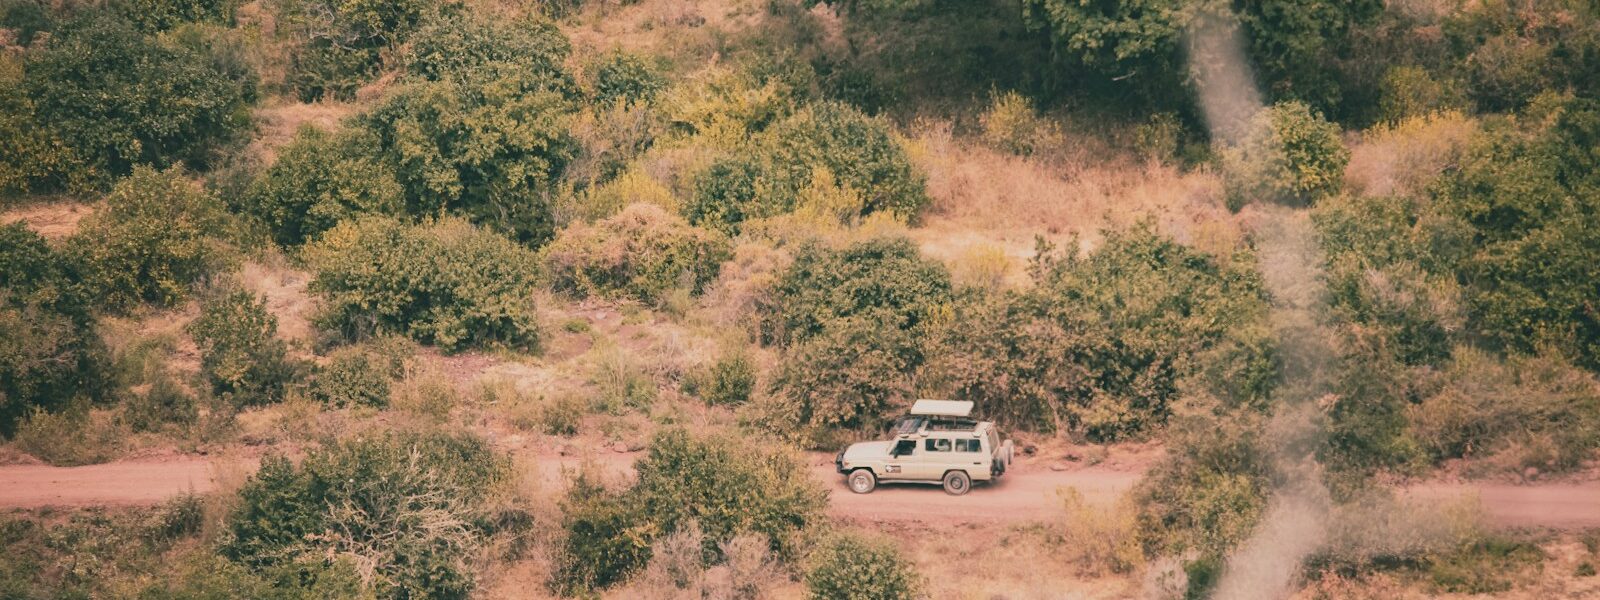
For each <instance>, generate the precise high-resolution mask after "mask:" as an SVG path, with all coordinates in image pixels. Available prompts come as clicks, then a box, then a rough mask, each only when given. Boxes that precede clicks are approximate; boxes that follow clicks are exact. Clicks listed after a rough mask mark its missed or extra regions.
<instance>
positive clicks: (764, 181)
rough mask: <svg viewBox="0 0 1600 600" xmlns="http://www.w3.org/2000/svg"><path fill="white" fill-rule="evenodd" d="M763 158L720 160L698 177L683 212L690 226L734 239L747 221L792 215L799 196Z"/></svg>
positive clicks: (741, 157) (749, 157) (743, 157)
mask: <svg viewBox="0 0 1600 600" xmlns="http://www.w3.org/2000/svg"><path fill="white" fill-rule="evenodd" d="M776 175H777V174H776V173H775V172H774V170H773V169H772V168H771V167H770V166H769V165H768V164H767V162H766V161H765V160H763V159H761V158H759V157H751V156H729V157H725V158H721V159H718V160H717V161H715V162H713V163H711V166H709V167H706V169H705V170H704V171H701V172H700V173H698V174H696V175H695V178H694V189H693V191H692V192H691V193H690V196H689V200H688V201H686V202H684V203H683V206H682V207H681V208H680V212H682V213H683V216H684V218H686V219H688V220H689V222H690V223H692V224H694V225H697V226H700V227H705V228H708V229H715V230H718V231H721V232H723V233H726V234H729V235H734V234H737V233H738V232H739V225H740V224H741V223H743V222H745V221H746V220H749V219H756V218H761V217H770V216H773V215H777V214H781V213H784V212H788V211H789V210H791V209H793V208H794V202H795V196H794V193H793V191H792V190H789V189H788V188H787V187H785V186H784V185H783V184H782V183H781V182H780V181H779V180H778V178H777V176H776Z"/></svg>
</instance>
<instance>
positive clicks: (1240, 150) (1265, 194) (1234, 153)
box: [1222, 102, 1350, 210]
mask: <svg viewBox="0 0 1600 600" xmlns="http://www.w3.org/2000/svg"><path fill="white" fill-rule="evenodd" d="M1349 161H1350V151H1349V150H1347V149H1345V147H1344V143H1343V142H1341V141H1340V140H1339V127H1338V126H1337V125H1334V124H1332V123H1329V122H1327V121H1325V120H1323V118H1322V116H1321V115H1317V114H1313V113H1312V112H1311V109H1310V108H1309V107H1307V106H1306V105H1305V104H1301V103H1299V102H1287V103H1279V104H1276V105H1273V106H1272V107H1271V108H1268V109H1265V110H1263V111H1261V112H1260V113H1258V114H1257V115H1256V116H1255V118H1254V119H1253V120H1252V121H1251V122H1250V124H1249V129H1248V132H1247V133H1246V135H1245V138H1244V140H1243V141H1241V142H1240V143H1239V145H1238V146H1235V147H1225V148H1223V149H1222V168H1223V174H1224V175H1225V176H1226V178H1227V193H1228V207H1229V208H1230V209H1233V210H1238V209H1240V208H1243V207H1244V205H1245V204H1248V203H1250V202H1252V201H1268V202H1282V203H1286V204H1290V205H1297V206H1309V205H1311V204H1314V203H1316V201H1317V200H1319V199H1322V198H1325V197H1327V196H1330V195H1333V194H1335V193H1338V191H1339V190H1340V188H1341V187H1343V185H1344V167H1345V164H1346V163H1348V162H1349Z"/></svg>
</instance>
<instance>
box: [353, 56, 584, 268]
mask: <svg viewBox="0 0 1600 600" xmlns="http://www.w3.org/2000/svg"><path fill="white" fill-rule="evenodd" d="M567 114H568V113H567V102H566V100H564V99H563V98H562V97H561V96H560V95H559V94H556V93H553V92H540V91H529V90H527V89H525V88H524V86H523V85H522V84H521V83H520V80H519V79H517V78H515V77H511V78H505V79H497V80H494V81H489V82H481V83H474V84H471V85H467V84H456V83H450V82H443V81H441V82H427V83H417V84H412V85H409V86H406V87H404V88H402V89H400V90H397V91H395V92H394V93H392V94H390V95H389V96H388V97H387V98H386V99H385V100H384V102H383V103H382V104H380V105H378V107H376V108H374V109H373V110H372V111H371V112H369V113H367V114H366V115H364V116H362V117H361V118H360V119H359V120H358V122H357V126H358V127H362V128H364V129H366V130H367V131H369V132H371V134H372V135H373V136H374V139H375V140H376V144H375V146H376V148H375V152H376V156H377V158H378V159H379V160H380V161H383V162H384V163H385V164H387V165H389V166H390V167H391V168H392V169H393V170H394V172H395V176H396V177H397V178H398V181H399V182H400V186H401V188H402V189H403V190H404V191H405V202H406V208H407V209H408V210H409V211H411V212H412V213H413V214H417V215H439V214H444V213H454V214H460V215H463V216H466V217H467V218H469V219H471V220H472V221H473V222H475V223H479V224H482V225H486V226H489V227H492V228H494V229H496V230H499V231H501V232H504V233H507V234H509V235H511V236H512V237H514V238H515V239H516V240H517V241H519V242H522V243H525V244H528V245H530V246H539V245H542V244H544V243H545V242H547V241H549V240H550V237H551V236H552V235H553V234H554V230H555V219H554V217H553V216H552V212H551V197H552V194H554V188H553V184H554V182H555V181H556V180H557V179H558V178H559V177H560V175H561V173H562V171H563V170H564V169H565V168H566V166H567V163H568V162H570V161H571V160H572V157H573V156H575V154H576V152H577V146H576V143H575V142H574V141H573V139H572V136H571V135H570V134H569V133H568V131H567V125H566V120H567Z"/></svg>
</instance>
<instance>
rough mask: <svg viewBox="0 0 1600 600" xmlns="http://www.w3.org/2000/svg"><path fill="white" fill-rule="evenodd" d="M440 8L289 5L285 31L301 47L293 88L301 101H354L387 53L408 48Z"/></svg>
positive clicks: (352, 2) (351, 1) (324, 0)
mask: <svg viewBox="0 0 1600 600" xmlns="http://www.w3.org/2000/svg"><path fill="white" fill-rule="evenodd" d="M437 7H438V3H437V2H435V1H434V0H386V1H372V0H346V1H333V0H287V1H285V2H284V3H283V4H282V7H281V11H282V13H281V14H282V19H283V23H284V25H283V29H284V30H285V31H287V32H288V33H289V35H290V37H291V39H293V40H295V41H296V42H298V47H296V48H295V50H294V52H293V54H292V55H291V60H290V72H289V84H290V85H291V86H292V87H293V88H294V89H295V91H296V92H297V94H298V95H299V96H300V99H301V100H303V101H306V102H310V101H314V100H317V99H319V98H322V97H324V96H333V97H335V98H339V99H341V100H349V99H352V98H354V97H355V91H356V89H358V88H360V87H361V86H362V85H363V84H364V83H365V82H366V80H367V79H368V78H369V77H371V76H372V75H373V74H375V73H376V72H377V70H378V69H379V67H381V66H382V63H383V52H384V51H385V50H388V49H390V48H393V47H395V46H398V45H399V44H401V43H403V42H405V41H406V40H407V39H408V38H409V37H410V36H411V34H412V33H413V32H415V31H416V30H417V28H418V27H420V26H421V25H422V23H423V21H424V19H425V18H426V17H427V16H428V15H429V14H431V13H433V12H434V11H435V10H436V9H437Z"/></svg>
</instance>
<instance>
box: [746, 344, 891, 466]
mask: <svg viewBox="0 0 1600 600" xmlns="http://www.w3.org/2000/svg"><path fill="white" fill-rule="evenodd" d="M919 348H920V346H919V340H917V339H916V338H915V337H914V336H913V335H912V334H911V333H909V332H906V331H903V330H901V329H900V328H899V327H897V326H896V325H895V324H894V323H892V322H888V321H886V320H884V319H880V318H872V317H854V318H841V319H837V320H835V321H833V322H831V323H830V324H829V325H828V328H827V329H826V330H825V331H824V332H823V333H822V334H821V335H817V336H813V337H810V338H807V339H805V340H804V341H801V342H798V343H796V344H794V345H793V346H791V347H789V348H788V349H787V350H786V351H785V353H784V360H783V366H782V368H781V370H780V371H779V372H778V376H777V378H776V379H775V380H774V381H773V389H774V391H775V392H776V394H775V395H774V397H773V398H772V399H770V402H769V403H768V405H767V406H765V407H764V408H765V410H764V411H763V417H764V421H765V423H766V425H767V426H768V427H769V428H771V429H773V430H775V431H777V432H779V433H783V434H786V435H790V436H791V437H793V438H796V439H801V440H806V441H809V442H818V441H820V440H822V439H825V438H824V437H823V435H822V434H824V433H825V432H829V431H836V430H840V429H844V430H857V431H861V430H866V431H875V430H877V429H878V428H879V427H881V426H882V425H884V423H885V420H886V418H887V417H889V416H890V415H891V414H893V413H894V412H895V411H898V410H902V409H904V408H905V406H907V405H908V404H909V403H910V402H911V400H912V399H913V398H915V397H916V388H915V387H914V386H913V378H912V376H913V375H914V374H915V372H916V367H917V363H916V362H914V360H915V359H914V358H913V357H914V356H916V355H917V354H918V351H919Z"/></svg>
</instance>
